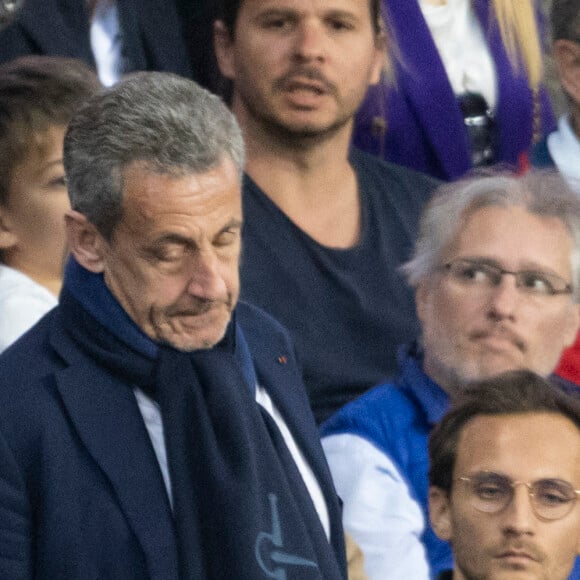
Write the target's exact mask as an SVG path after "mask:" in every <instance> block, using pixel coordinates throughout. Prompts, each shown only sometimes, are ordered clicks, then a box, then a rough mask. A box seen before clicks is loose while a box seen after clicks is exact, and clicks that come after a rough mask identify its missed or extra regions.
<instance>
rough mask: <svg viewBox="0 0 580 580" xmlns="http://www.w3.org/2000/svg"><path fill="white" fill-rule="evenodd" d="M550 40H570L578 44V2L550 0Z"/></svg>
mask: <svg viewBox="0 0 580 580" xmlns="http://www.w3.org/2000/svg"><path fill="white" fill-rule="evenodd" d="M550 25H551V28H552V40H560V39H563V40H571V41H573V42H578V43H580V1H579V0H552V9H551V11H550Z"/></svg>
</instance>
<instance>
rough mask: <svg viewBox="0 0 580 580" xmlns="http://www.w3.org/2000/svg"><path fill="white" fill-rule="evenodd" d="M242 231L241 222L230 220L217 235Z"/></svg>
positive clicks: (235, 219)
mask: <svg viewBox="0 0 580 580" xmlns="http://www.w3.org/2000/svg"><path fill="white" fill-rule="evenodd" d="M239 229H242V220H239V219H237V218H232V219H231V220H230V221H229V222H227V223H226V224H225V225H224V226H223V227H222V228H221V229H220V231H219V232H218V234H223V233H224V232H227V231H228V230H239Z"/></svg>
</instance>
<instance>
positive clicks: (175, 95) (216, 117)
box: [64, 72, 244, 239]
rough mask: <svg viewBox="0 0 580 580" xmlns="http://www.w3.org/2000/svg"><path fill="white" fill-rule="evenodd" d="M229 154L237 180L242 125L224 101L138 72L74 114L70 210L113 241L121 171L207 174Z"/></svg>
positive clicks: (69, 137) (67, 157)
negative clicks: (133, 167) (140, 166)
mask: <svg viewBox="0 0 580 580" xmlns="http://www.w3.org/2000/svg"><path fill="white" fill-rule="evenodd" d="M228 157H229V158H230V159H231V160H232V162H233V163H234V165H235V166H236V168H237V169H238V172H239V174H240V179H241V176H242V172H243V167H244V144H243V139H242V133H241V130H240V128H239V126H238V124H237V122H236V120H235V118H234V116H233V114H232V113H231V112H230V111H229V110H228V109H227V107H226V106H225V104H224V103H223V102H222V101H221V99H220V98H219V97H217V96H215V95H212V94H211V93H210V92H209V91H207V90H205V89H203V88H201V87H200V86H198V85H197V84H196V83H194V82H193V81H190V80H188V79H184V78H181V77H179V76H177V75H173V74H169V73H153V72H141V73H136V74H133V75H130V76H128V77H127V78H126V79H125V80H123V81H122V82H120V83H119V84H117V85H115V86H113V87H112V88H110V89H107V90H104V91H101V92H99V93H98V94H97V95H95V96H94V97H93V98H91V99H89V101H88V102H87V103H86V104H85V106H83V107H82V108H81V109H80V110H79V111H78V113H77V114H76V115H75V116H74V117H73V119H72V121H71V122H70V124H69V128H68V131H67V134H66V137H65V142H64V167H65V172H66V176H67V181H68V188H69V196H70V201H71V206H72V207H73V209H75V210H77V211H79V212H81V213H83V214H84V215H85V216H86V217H87V218H88V219H89V221H90V222H91V223H92V224H94V225H95V227H96V228H97V229H98V230H99V232H100V233H101V234H102V235H103V236H105V238H107V239H110V238H111V236H112V234H113V231H114V229H115V227H116V226H117V224H118V223H119V221H120V220H121V218H122V215H123V178H122V176H123V169H124V168H125V167H126V166H127V165H129V164H131V163H133V162H136V161H142V162H144V163H145V164H146V165H147V166H148V167H149V168H150V169H151V170H152V171H154V172H156V173H169V174H172V175H177V176H181V175H187V174H190V173H204V172H206V171H208V170H210V169H212V168H214V167H217V166H218V165H220V163H222V162H223V160H224V159H225V158H228Z"/></svg>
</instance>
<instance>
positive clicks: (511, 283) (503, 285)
mask: <svg viewBox="0 0 580 580" xmlns="http://www.w3.org/2000/svg"><path fill="white" fill-rule="evenodd" d="M521 299H522V296H521V292H520V289H519V288H518V287H517V284H516V279H515V277H514V276H512V275H511V274H504V275H503V276H502V277H501V279H500V281H499V283H498V284H497V286H494V287H493V288H491V289H490V298H489V315H490V316H492V317H494V318H497V319H500V320H503V319H506V318H509V319H513V318H514V315H515V312H516V310H517V307H518V305H519V303H520V301H521Z"/></svg>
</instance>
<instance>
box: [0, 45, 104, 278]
mask: <svg viewBox="0 0 580 580" xmlns="http://www.w3.org/2000/svg"><path fill="white" fill-rule="evenodd" d="M99 87H100V85H99V82H98V80H97V77H96V75H95V74H94V72H93V71H92V70H91V69H90V68H89V67H88V66H87V65H85V64H84V63H83V62H81V61H78V60H74V59H68V58H60V57H47V56H30V57H22V58H18V59H16V60H14V61H12V62H9V63H6V64H4V65H2V66H0V262H3V263H5V264H6V265H8V266H11V267H13V268H16V269H18V270H21V271H23V272H24V273H26V274H28V275H29V276H30V277H31V278H33V279H35V280H36V281H37V282H39V283H41V284H46V285H49V283H50V284H52V282H54V281H55V280H58V279H60V269H61V265H62V260H63V255H64V250H65V236H64V212H65V211H66V209H68V207H69V202H68V196H67V193H66V187H65V183H64V169H63V166H62V147H63V139H64V132H65V130H66V126H67V124H68V122H69V121H70V119H71V117H72V115H73V113H74V111H75V110H76V108H77V107H78V106H79V105H80V104H81V103H82V102H83V101H84V100H85V99H86V98H87V97H88V96H89V95H91V94H92V93H93V92H95V91H96V90H98V88H99ZM50 289H51V290H58V287H56V288H55V287H53V288H50Z"/></svg>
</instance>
